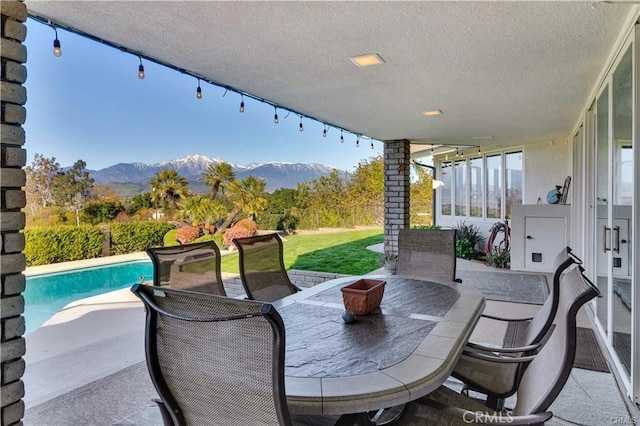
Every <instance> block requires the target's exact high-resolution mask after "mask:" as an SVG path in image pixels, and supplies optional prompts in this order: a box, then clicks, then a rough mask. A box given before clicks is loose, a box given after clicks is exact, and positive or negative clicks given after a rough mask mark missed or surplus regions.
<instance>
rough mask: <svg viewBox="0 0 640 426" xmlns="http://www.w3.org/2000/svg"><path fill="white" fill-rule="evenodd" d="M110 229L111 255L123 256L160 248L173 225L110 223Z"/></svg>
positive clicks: (160, 223)
mask: <svg viewBox="0 0 640 426" xmlns="http://www.w3.org/2000/svg"><path fill="white" fill-rule="evenodd" d="M110 227H111V254H125V253H133V252H136V251H144V250H145V249H146V248H147V247H153V246H161V245H162V239H163V237H164V235H165V234H166V233H167V232H168V231H169V230H170V229H174V228H175V225H173V224H171V223H167V222H131V223H112V224H111V225H110Z"/></svg>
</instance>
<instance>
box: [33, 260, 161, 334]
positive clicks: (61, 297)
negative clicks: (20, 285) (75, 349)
mask: <svg viewBox="0 0 640 426" xmlns="http://www.w3.org/2000/svg"><path fill="white" fill-rule="evenodd" d="M152 279H153V264H152V263H151V261H148V260H143V261H133V262H123V263H115V264H111V265H105V266H98V267H94V268H83V269H75V270H71V271H64V272H57V273H52V274H43V275H33V276H29V277H27V284H26V289H25V291H24V293H23V296H24V299H25V309H24V317H25V322H26V332H25V334H29V333H31V332H33V331H34V330H35V329H36V328H38V327H40V326H41V325H42V324H43V323H44V322H45V321H47V320H48V319H49V318H51V317H52V316H54V315H55V314H56V312H58V311H59V310H61V309H62V308H63V307H64V306H66V305H67V304H69V303H71V302H74V301H76V300H80V299H84V298H86V297H91V296H97V295H99V294H102V293H107V292H109V291H113V290H119V289H122V288H127V287H131V286H132V285H133V284H135V283H138V282H140V281H141V280H145V281H151V280H152Z"/></svg>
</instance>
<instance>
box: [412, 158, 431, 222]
mask: <svg viewBox="0 0 640 426" xmlns="http://www.w3.org/2000/svg"><path fill="white" fill-rule="evenodd" d="M414 170H415V171H416V175H417V177H418V178H417V180H416V181H415V182H412V183H411V187H410V191H411V195H410V197H411V206H410V214H411V223H414V224H420V225H432V224H433V177H432V176H431V173H432V171H430V170H429V169H428V168H426V167H420V166H418V167H416V168H415V169H414Z"/></svg>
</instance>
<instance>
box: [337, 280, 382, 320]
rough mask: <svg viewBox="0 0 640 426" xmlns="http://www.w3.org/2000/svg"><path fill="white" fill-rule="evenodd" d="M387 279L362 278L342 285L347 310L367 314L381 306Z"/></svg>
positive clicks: (357, 313)
mask: <svg viewBox="0 0 640 426" xmlns="http://www.w3.org/2000/svg"><path fill="white" fill-rule="evenodd" d="M385 284H386V281H380V280H371V279H360V280H358V281H356V282H354V283H352V284H349V285H348V286H345V287H342V288H341V291H342V300H343V302H344V307H345V309H346V310H348V311H351V312H353V313H354V314H356V315H367V314H368V313H369V312H371V311H373V310H374V309H376V308H377V307H378V306H380V302H382V296H383V295H384V286H385Z"/></svg>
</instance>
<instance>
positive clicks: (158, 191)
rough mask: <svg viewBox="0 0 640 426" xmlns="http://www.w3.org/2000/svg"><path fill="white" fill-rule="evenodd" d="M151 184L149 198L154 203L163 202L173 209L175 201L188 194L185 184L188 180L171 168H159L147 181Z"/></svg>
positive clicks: (175, 205) (175, 204)
mask: <svg viewBox="0 0 640 426" xmlns="http://www.w3.org/2000/svg"><path fill="white" fill-rule="evenodd" d="M149 184H150V185H151V190H152V192H151V199H152V201H153V202H154V203H158V202H160V203H164V204H165V205H168V206H169V208H170V209H171V210H175V209H176V208H177V207H178V205H177V201H178V200H181V199H184V198H186V197H188V196H189V195H190V192H189V188H188V187H187V185H188V184H189V182H188V181H187V178H185V177H184V176H180V174H179V173H178V172H177V171H175V170H173V169H164V170H160V171H159V172H158V173H156V175H155V176H154V177H153V178H152V179H151V181H149Z"/></svg>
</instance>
